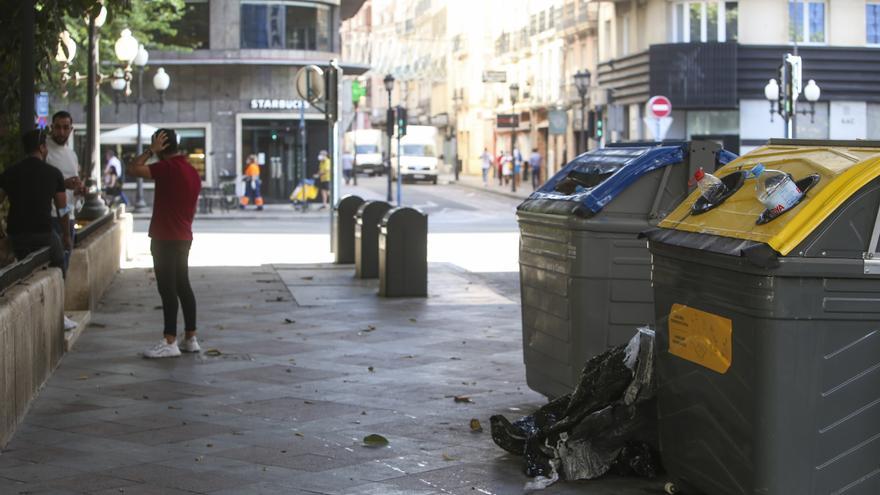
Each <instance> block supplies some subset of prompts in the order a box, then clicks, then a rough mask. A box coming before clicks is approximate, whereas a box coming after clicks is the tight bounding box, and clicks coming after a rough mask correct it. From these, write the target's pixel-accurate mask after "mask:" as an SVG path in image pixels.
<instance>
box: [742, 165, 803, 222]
mask: <svg viewBox="0 0 880 495" xmlns="http://www.w3.org/2000/svg"><path fill="white" fill-rule="evenodd" d="M750 174H751V175H752V176H753V177H754V178H755V192H756V194H757V196H758V201H760V202H761V204H763V205H764V207H765V208H767V211H768V212H770V214H772V215H778V214H780V213H782V212H784V211H785V210H787V209H789V208H791V207H792V206H794V205H796V204H797V202H798V201H800V199H801V196H803V194H804V193H803V192H802V191H801V190H800V188H798V186H797V184H796V183H795V182H794V180H793V179H792V178H791V176H790V175H788V174H787V173H785V172H780V171H779V170H773V169H769V168H766V167H765V166H764V164H762V163H759V164H757V165H755V166H754V167H753V168H752V170H751V171H750Z"/></svg>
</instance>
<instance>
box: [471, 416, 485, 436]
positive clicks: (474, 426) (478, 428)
mask: <svg viewBox="0 0 880 495" xmlns="http://www.w3.org/2000/svg"><path fill="white" fill-rule="evenodd" d="M471 431H472V432H474V433H481V432H482V431H483V425H481V424H480V420H479V419H477V418H473V419H471Z"/></svg>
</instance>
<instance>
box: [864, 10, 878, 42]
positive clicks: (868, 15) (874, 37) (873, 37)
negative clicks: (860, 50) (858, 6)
mask: <svg viewBox="0 0 880 495" xmlns="http://www.w3.org/2000/svg"><path fill="white" fill-rule="evenodd" d="M865 19H866V23H867V25H866V26H865V27H866V29H865V31H866V33H867V40H866V41H867V43H868V44H869V45H880V3H869V4H867V5H865Z"/></svg>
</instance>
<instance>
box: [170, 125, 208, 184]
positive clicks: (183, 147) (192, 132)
mask: <svg viewBox="0 0 880 495" xmlns="http://www.w3.org/2000/svg"><path fill="white" fill-rule="evenodd" d="M175 131H176V132H177V137H178V139H179V140H180V144H178V149H179V150H180V153H181V154H183V155H184V156H185V157H186V158H187V159H188V160H189V162H190V163H191V164H192V166H193V168H195V169H196V170H197V171H198V172H199V176H200V177H201V178H202V180H203V181H205V180H207V178H208V176H207V170H206V163H207V162H206V157H207V154H206V152H205V150H206V148H207V147H206V140H205V129H204V128H202V127H194V128H181V129H175Z"/></svg>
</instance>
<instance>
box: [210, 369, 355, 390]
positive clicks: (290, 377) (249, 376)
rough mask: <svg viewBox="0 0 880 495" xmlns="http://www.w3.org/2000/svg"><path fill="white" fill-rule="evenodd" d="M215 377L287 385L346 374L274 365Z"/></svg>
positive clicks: (220, 374) (218, 374) (228, 372)
mask: <svg viewBox="0 0 880 495" xmlns="http://www.w3.org/2000/svg"><path fill="white" fill-rule="evenodd" d="M214 376H215V377H217V378H221V379H222V378H229V379H231V380H244V381H252V382H258V383H267V384H278V385H285V384H294V383H303V382H310V381H315V380H325V379H328V378H336V377H339V376H344V374H343V373H338V372H332V371H323V370H315V369H309V368H303V367H302V366H292V365H291V366H284V365H272V366H263V367H259V368H249V369H242V370H238V371H227V372H224V373H217V374H215V375H214Z"/></svg>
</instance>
